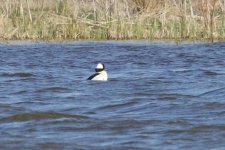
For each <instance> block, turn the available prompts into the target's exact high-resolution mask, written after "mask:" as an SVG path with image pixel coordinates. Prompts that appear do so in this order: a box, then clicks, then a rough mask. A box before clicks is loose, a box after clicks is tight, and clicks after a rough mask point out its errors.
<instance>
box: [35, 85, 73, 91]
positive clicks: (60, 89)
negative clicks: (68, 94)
mask: <svg viewBox="0 0 225 150" xmlns="http://www.w3.org/2000/svg"><path fill="white" fill-rule="evenodd" d="M68 90H69V89H68V88H65V87H59V86H53V87H48V88H43V89H40V90H38V91H37V92H47V91H53V92H59V91H68Z"/></svg>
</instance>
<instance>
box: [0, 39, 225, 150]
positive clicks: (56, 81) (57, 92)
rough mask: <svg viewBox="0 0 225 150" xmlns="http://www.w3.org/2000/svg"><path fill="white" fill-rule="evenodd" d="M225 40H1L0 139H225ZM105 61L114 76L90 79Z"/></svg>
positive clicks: (99, 143)
mask: <svg viewBox="0 0 225 150" xmlns="http://www.w3.org/2000/svg"><path fill="white" fill-rule="evenodd" d="M224 58H225V43H222V42H218V43H214V44H212V43H183V44H179V45H176V44H174V43H171V42H147V41H127V42H115V41H109V42H71V43H45V42H20V41H19V42H13V43H10V44H4V43H3V44H0V139H1V140H0V149H4V150H8V149H9V150H14V149H23V150H25V149H34V150H35V149H37V150H39V149H54V150H61V149H71V150H72V149H97V150H99V149H121V150H122V149H129V150H132V149H153V150H154V149H157V150H158V149H165V150H171V149H173V150H180V149H196V150H200V149H204V150H205V149H212V150H213V149H215V150H222V149H225V140H224V138H225V121H224V120H225V82H224V79H225V59H224ZM98 62H103V63H105V65H106V68H107V71H108V74H109V81H108V82H95V81H87V80H86V79H87V78H88V77H89V76H90V75H91V74H92V73H93V72H94V68H95V65H96V64H97V63H98Z"/></svg>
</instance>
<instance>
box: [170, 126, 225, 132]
mask: <svg viewBox="0 0 225 150" xmlns="http://www.w3.org/2000/svg"><path fill="white" fill-rule="evenodd" d="M213 130H222V131H225V125H200V126H196V127H193V128H189V129H177V130H170V131H168V132H170V133H174V134H177V133H189V134H196V133H200V132H205V131H213Z"/></svg>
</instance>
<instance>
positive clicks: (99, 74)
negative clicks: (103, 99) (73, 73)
mask: <svg viewBox="0 0 225 150" xmlns="http://www.w3.org/2000/svg"><path fill="white" fill-rule="evenodd" d="M95 72H96V73H94V74H93V75H91V76H90V77H89V78H88V79H87V80H95V81H107V80H108V74H107V72H106V71H105V66H104V64H101V63H99V64H97V66H96V68H95Z"/></svg>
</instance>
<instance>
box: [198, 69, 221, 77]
mask: <svg viewBox="0 0 225 150" xmlns="http://www.w3.org/2000/svg"><path fill="white" fill-rule="evenodd" d="M202 71H203V73H204V74H205V75H207V76H217V75H220V73H217V72H215V71H211V70H202Z"/></svg>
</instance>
